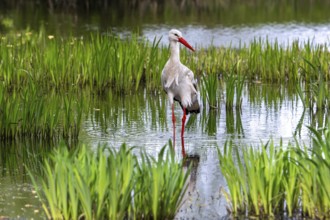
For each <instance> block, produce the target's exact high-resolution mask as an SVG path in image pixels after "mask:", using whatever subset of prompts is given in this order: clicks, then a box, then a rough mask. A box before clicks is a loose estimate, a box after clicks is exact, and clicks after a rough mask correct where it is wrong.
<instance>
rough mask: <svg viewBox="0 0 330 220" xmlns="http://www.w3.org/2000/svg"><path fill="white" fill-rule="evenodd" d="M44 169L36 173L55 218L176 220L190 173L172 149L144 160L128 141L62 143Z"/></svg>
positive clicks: (39, 188) (47, 207) (35, 179)
mask: <svg viewBox="0 0 330 220" xmlns="http://www.w3.org/2000/svg"><path fill="white" fill-rule="evenodd" d="M43 167H44V174H43V175H42V177H39V175H40V174H38V175H37V174H31V173H30V174H31V178H32V180H33V183H34V186H35V188H36V190H37V193H38V195H39V197H40V199H41V202H42V207H43V209H44V211H45V213H46V215H47V217H48V218H50V219H82V218H83V219H173V218H174V216H175V214H176V212H177V211H178V208H179V207H180V205H181V201H182V198H183V195H184V192H185V190H186V187H187V185H186V184H185V183H186V180H187V177H188V175H189V170H188V171H187V172H185V171H184V170H183V169H182V164H181V163H178V162H176V161H175V155H174V150H173V149H172V148H171V147H169V148H166V147H164V148H162V150H161V151H160V153H159V155H158V158H154V157H151V156H148V155H146V154H141V157H140V159H138V158H137V157H136V156H135V155H134V154H133V153H132V148H127V147H126V146H125V145H122V146H121V148H120V149H119V150H118V151H115V150H113V149H111V148H109V147H106V146H103V147H102V146H99V147H98V148H97V150H96V152H92V151H91V150H90V149H89V148H88V147H87V146H82V147H81V148H79V149H78V150H76V151H75V152H74V153H71V152H69V151H68V150H67V148H66V147H63V146H62V147H60V148H59V149H58V150H55V151H54V153H53V154H52V156H51V157H50V160H49V161H46V162H45V163H44V164H43Z"/></svg>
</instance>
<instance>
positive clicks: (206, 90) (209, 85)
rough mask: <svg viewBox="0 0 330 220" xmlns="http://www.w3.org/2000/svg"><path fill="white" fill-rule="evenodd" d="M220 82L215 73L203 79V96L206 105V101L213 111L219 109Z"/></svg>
mask: <svg viewBox="0 0 330 220" xmlns="http://www.w3.org/2000/svg"><path fill="white" fill-rule="evenodd" d="M218 81H219V79H218V76H217V75H216V74H215V73H213V74H209V75H202V78H201V96H202V98H203V99H204V104H205V103H206V101H205V99H206V100H207V102H208V105H209V107H210V108H211V109H217V108H218V102H219V98H218V92H219V90H218V88H219V82H218Z"/></svg>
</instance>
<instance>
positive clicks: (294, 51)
mask: <svg viewBox="0 0 330 220" xmlns="http://www.w3.org/2000/svg"><path fill="white" fill-rule="evenodd" d="M159 40H160V39H154V41H153V42H149V41H147V40H145V39H141V38H139V37H138V36H137V35H135V34H133V35H132V36H130V37H127V38H124V37H119V36H117V35H115V34H113V33H108V34H103V35H101V34H99V33H97V34H92V35H91V36H90V37H84V38H83V37H81V38H77V37H65V38H64V37H60V36H53V35H46V34H45V32H44V30H43V29H41V30H40V32H39V33H34V32H22V33H21V34H16V35H11V34H8V35H6V36H5V37H3V38H2V39H1V40H0V55H1V58H2V62H1V65H0V70H1V71H0V79H1V80H2V83H3V85H5V86H7V87H11V88H20V87H22V86H25V85H27V84H29V83H30V82H31V81H33V82H34V83H35V84H36V85H37V86H38V88H49V87H55V88H57V89H63V88H77V87H84V86H89V87H90V88H93V89H94V90H95V91H97V92H99V93H102V92H103V91H104V90H105V89H112V90H114V91H117V92H127V91H130V90H131V89H135V90H137V89H138V88H139V87H140V88H141V87H145V88H147V89H148V90H151V91H152V90H157V89H159V88H160V83H159V81H160V75H161V69H162V67H163V66H164V64H165V62H166V60H167V58H168V48H167V47H165V46H160V45H159ZM326 51H328V48H327V45H313V44H312V43H311V42H306V43H301V42H299V41H295V42H293V43H292V44H291V45H288V46H286V47H285V46H281V45H279V44H278V43H277V42H276V41H275V42H274V43H273V42H270V41H269V40H260V39H259V40H258V39H256V40H255V41H253V42H252V43H251V44H250V45H249V46H241V48H238V49H236V48H235V49H233V48H216V47H210V48H207V49H199V50H197V51H196V53H194V56H193V57H192V56H190V55H188V53H187V52H186V51H184V50H183V51H182V54H181V55H182V57H181V59H182V62H184V63H186V64H187V65H188V66H189V67H190V68H191V69H192V70H193V71H194V73H195V74H196V76H197V77H201V76H202V74H203V73H204V72H207V74H208V75H211V76H219V75H222V77H223V78H226V75H228V74H231V73H232V68H233V67H236V68H235V72H236V73H237V74H240V75H241V76H244V77H245V79H246V80H250V81H252V80H258V81H261V82H268V83H269V82H272V83H273V82H289V83H293V84H294V83H296V82H298V81H299V80H301V79H303V80H304V81H306V82H308V83H309V82H311V80H313V79H314V78H315V77H314V75H313V74H310V70H312V67H311V66H309V65H308V64H307V63H306V62H305V60H309V61H310V62H311V63H316V61H317V60H318V62H319V63H320V65H319V66H320V71H321V72H323V73H324V79H325V81H328V80H329V74H330V73H329V63H328V62H327V61H328V60H329V59H330V55H329V53H327V52H326ZM237 63H239V65H237Z"/></svg>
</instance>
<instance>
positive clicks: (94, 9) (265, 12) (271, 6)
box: [0, 0, 330, 32]
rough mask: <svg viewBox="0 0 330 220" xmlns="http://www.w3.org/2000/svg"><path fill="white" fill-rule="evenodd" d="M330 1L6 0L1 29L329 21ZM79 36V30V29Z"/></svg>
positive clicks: (1, 10) (0, 17) (2, 4)
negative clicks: (42, 26)
mask: <svg viewBox="0 0 330 220" xmlns="http://www.w3.org/2000/svg"><path fill="white" fill-rule="evenodd" d="M329 6H330V0H323V1H317V0H277V1H273V0H205V1H202V0H169V1H165V0H123V1H114V0H2V1H0V31H1V32H4V31H8V30H9V29H13V28H15V29H18V30H19V29H26V28H31V29H39V28H40V26H41V25H44V26H46V27H47V28H48V29H49V30H50V31H53V32H55V30H58V29H59V27H61V28H60V29H61V30H62V32H63V30H72V29H74V28H75V27H78V26H79V27H80V29H82V28H81V26H82V25H84V27H83V28H85V29H88V30H95V29H98V30H99V29H100V30H107V29H108V28H109V27H117V28H123V27H125V28H128V29H129V30H134V31H138V30H140V29H141V27H142V25H145V24H149V25H158V24H166V25H172V26H173V25H186V24H192V25H195V24H199V25H204V26H209V27H212V26H214V25H223V26H233V25H242V24H247V25H256V24H260V23H283V22H292V21H295V22H317V23H320V22H321V23H322V22H327V21H328V20H329V16H328V14H329V13H328V11H329ZM78 32H79V31H78Z"/></svg>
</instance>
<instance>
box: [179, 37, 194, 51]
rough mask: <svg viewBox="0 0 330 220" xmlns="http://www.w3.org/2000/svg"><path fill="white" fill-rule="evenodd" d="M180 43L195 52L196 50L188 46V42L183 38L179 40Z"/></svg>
mask: <svg viewBox="0 0 330 220" xmlns="http://www.w3.org/2000/svg"><path fill="white" fill-rule="evenodd" d="M179 42H180V43H182V44H183V45H185V46H186V47H188V48H189V49H190V50H192V51H195V49H194V48H193V47H192V46H190V44H188V42H187V41H186V40H185V39H184V38H183V37H180V38H179Z"/></svg>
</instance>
